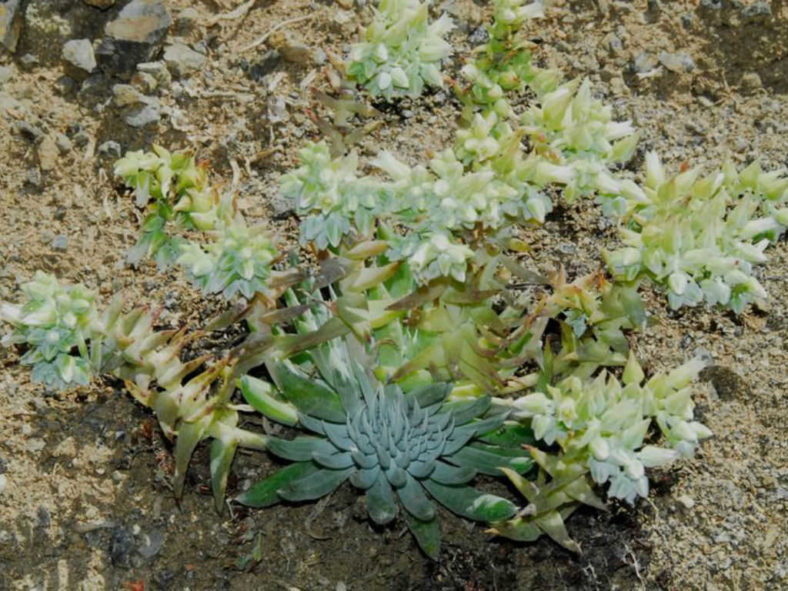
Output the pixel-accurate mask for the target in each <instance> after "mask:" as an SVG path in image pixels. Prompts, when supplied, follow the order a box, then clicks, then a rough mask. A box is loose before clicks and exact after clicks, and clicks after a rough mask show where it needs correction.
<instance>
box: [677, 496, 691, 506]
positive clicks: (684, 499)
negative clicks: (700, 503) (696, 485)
mask: <svg viewBox="0 0 788 591" xmlns="http://www.w3.org/2000/svg"><path fill="white" fill-rule="evenodd" d="M676 500H677V501H678V502H679V503H681V506H682V507H684V508H685V509H692V508H693V507H694V506H695V499H693V498H692V497H690V496H687V495H681V496H680V497H679V498H678V499H676Z"/></svg>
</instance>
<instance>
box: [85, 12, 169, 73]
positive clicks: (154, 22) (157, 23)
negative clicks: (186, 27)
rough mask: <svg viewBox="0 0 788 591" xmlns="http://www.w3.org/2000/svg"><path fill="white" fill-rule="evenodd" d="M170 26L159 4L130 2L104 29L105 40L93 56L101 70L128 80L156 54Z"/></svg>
mask: <svg viewBox="0 0 788 591" xmlns="http://www.w3.org/2000/svg"><path fill="white" fill-rule="evenodd" d="M171 24H172V18H170V13H169V12H167V8H166V6H165V2H164V1H163V0H131V2H129V3H128V4H127V5H126V6H124V7H123V10H121V11H120V14H118V16H117V18H116V19H115V20H113V21H110V22H109V23H107V26H106V27H105V29H104V32H105V34H106V38H105V39H104V40H103V41H102V42H101V45H99V48H98V50H97V52H96V54H97V57H98V61H99V64H100V65H101V67H102V69H103V70H105V71H106V72H108V73H111V74H117V75H121V76H131V74H132V73H133V72H134V70H135V69H136V66H137V64H139V63H140V62H147V61H149V60H150V59H151V58H152V57H153V56H154V55H155V54H156V53H158V51H159V50H160V49H161V46H162V44H163V43H164V39H165V38H166V37H167V31H168V29H169V28H170V25H171Z"/></svg>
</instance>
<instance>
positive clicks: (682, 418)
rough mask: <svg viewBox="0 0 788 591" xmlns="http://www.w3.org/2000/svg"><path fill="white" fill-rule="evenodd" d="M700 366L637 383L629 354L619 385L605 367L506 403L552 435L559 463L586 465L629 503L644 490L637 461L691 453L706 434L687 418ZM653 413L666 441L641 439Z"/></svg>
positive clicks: (544, 435) (547, 437)
mask: <svg viewBox="0 0 788 591" xmlns="http://www.w3.org/2000/svg"><path fill="white" fill-rule="evenodd" d="M702 367H703V364H702V363H700V362H698V361H692V362H690V363H688V364H686V365H684V366H682V367H679V368H677V369H675V370H673V371H671V372H669V373H667V374H659V375H657V376H654V377H653V378H651V379H650V380H648V381H647V382H646V383H645V384H643V383H642V381H643V377H644V375H643V370H642V369H641V368H640V366H639V365H638V363H637V361H636V360H635V358H634V356H633V355H631V354H630V357H629V361H628V362H627V366H626V367H625V369H624V373H623V376H622V381H623V385H621V383H619V382H618V380H616V379H615V378H614V377H613V376H612V375H609V374H607V373H606V372H602V373H601V374H600V375H599V376H597V377H596V378H593V379H586V380H583V379H580V378H578V377H576V376H570V377H568V378H565V379H564V380H562V381H561V382H559V383H558V384H556V385H555V386H549V385H548V386H546V388H544V391H543V392H534V393H532V394H528V395H527V396H524V397H521V398H519V399H518V400H516V401H515V402H514V403H513V406H514V408H516V409H517V410H516V412H515V414H516V416H519V417H521V418H524V419H525V418H527V419H530V422H531V427H532V428H533V431H534V436H535V437H536V438H537V439H541V440H543V441H544V442H545V443H547V444H548V445H552V444H553V443H558V445H559V446H560V447H561V450H562V454H561V457H562V460H563V462H564V463H566V464H569V463H579V464H580V465H583V466H585V467H586V468H587V469H588V470H589V471H590V473H591V476H592V477H593V479H594V482H596V483H597V484H604V483H606V482H610V489H609V491H608V494H609V495H610V496H612V497H617V498H621V499H625V500H626V501H628V502H630V503H632V502H633V501H634V500H635V498H636V497H638V496H642V497H645V496H646V495H647V494H648V480H647V478H646V475H645V470H644V468H650V467H654V466H659V465H662V464H665V463H667V462H670V461H672V460H674V459H676V458H677V457H679V456H690V455H692V452H693V450H694V449H695V447H696V446H697V444H698V442H699V441H700V440H701V439H705V438H707V437H709V436H710V435H711V432H710V431H709V430H708V429H707V428H706V427H705V426H703V425H702V424H700V423H698V422H697V421H693V419H692V415H693V407H694V405H693V403H692V399H691V392H690V388H689V383H690V382H691V381H692V379H694V378H695V377H696V376H697V374H698V372H699V371H700V370H701V369H702ZM652 420H654V421H656V423H657V425H658V426H659V428H660V430H661V431H662V433H663V435H664V436H665V438H666V440H667V442H668V444H669V445H670V447H669V448H660V447H656V446H653V445H646V446H644V445H643V440H644V437H645V436H646V433H647V431H648V428H649V426H650V425H651V423H652Z"/></svg>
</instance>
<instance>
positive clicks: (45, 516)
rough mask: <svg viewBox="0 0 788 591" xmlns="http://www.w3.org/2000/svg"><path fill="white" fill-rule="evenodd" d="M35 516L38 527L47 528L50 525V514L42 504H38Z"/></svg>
mask: <svg viewBox="0 0 788 591" xmlns="http://www.w3.org/2000/svg"><path fill="white" fill-rule="evenodd" d="M36 516H37V517H38V524H37V525H38V527H42V528H47V527H49V526H50V525H52V516H51V515H50V513H49V509H47V508H46V507H45V506H44V505H39V507H38V510H37V511H36Z"/></svg>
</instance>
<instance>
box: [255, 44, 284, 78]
mask: <svg viewBox="0 0 788 591" xmlns="http://www.w3.org/2000/svg"><path fill="white" fill-rule="evenodd" d="M281 62H282V56H281V55H280V54H279V52H278V51H277V50H276V49H269V50H268V51H266V52H265V53H264V54H263V56H262V57H261V58H260V59H259V60H258V61H257V62H255V63H254V64H252V66H251V67H250V68H249V78H251V79H252V80H254V81H255V82H262V80H263V78H264V77H265V76H267V75H268V74H270V73H271V72H273V71H274V70H275V69H276V68H277V67H278V66H279V64H280V63H281Z"/></svg>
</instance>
